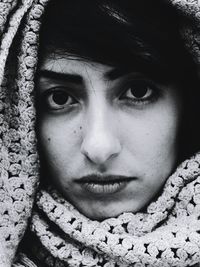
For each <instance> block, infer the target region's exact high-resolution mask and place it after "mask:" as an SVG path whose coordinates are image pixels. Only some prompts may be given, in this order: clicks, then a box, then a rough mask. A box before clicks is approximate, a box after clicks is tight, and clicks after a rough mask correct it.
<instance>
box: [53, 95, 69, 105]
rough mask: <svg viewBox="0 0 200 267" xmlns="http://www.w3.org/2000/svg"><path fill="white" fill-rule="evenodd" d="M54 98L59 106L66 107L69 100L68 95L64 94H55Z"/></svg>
mask: <svg viewBox="0 0 200 267" xmlns="http://www.w3.org/2000/svg"><path fill="white" fill-rule="evenodd" d="M52 98H53V101H54V102H55V103H56V104H57V105H64V104H65V103H66V102H67V100H68V95H66V94H64V93H63V92H56V93H54V94H53V97H52Z"/></svg>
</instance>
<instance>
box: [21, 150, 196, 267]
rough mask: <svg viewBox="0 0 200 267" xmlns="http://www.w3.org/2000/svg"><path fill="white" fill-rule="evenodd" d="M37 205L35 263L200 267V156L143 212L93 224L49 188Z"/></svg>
mask: <svg viewBox="0 0 200 267" xmlns="http://www.w3.org/2000/svg"><path fill="white" fill-rule="evenodd" d="M36 203H37V211H36V212H34V215H33V217H32V221H31V226H30V227H31V231H32V233H33V236H34V238H35V240H36V241H35V242H33V243H31V246H30V247H29V248H28V252H29V254H30V255H31V254H32V258H33V261H35V262H38V261H39V262H42V263H45V264H47V266H52V267H53V266H57V267H58V266H60V267H63V266H71V267H74V266H91V267H92V266H104V267H114V266H116V267H117V266H119V267H122V266H123V267H125V266H137V267H139V266H152V267H153V266H154V267H161V266H164V267H167V266H168V267H170V266H177V267H178V266H179V267H187V266H200V154H197V155H196V156H195V157H193V158H191V159H190V160H187V161H185V162H184V163H182V164H181V166H179V168H178V169H177V170H176V172H175V173H174V174H173V175H172V176H171V177H170V178H169V179H168V181H167V183H166V184H165V186H164V189H163V192H162V194H161V195H160V196H159V197H158V199H157V200H156V201H155V202H152V203H151V204H150V205H149V206H148V207H147V209H146V212H143V213H142V212H139V213H136V214H132V213H124V214H122V215H120V216H119V217H117V218H111V219H106V220H104V221H102V222H98V221H92V220H90V219H88V218H86V217H84V216H83V215H82V214H80V213H79V212H78V211H77V210H76V209H75V208H74V207H73V206H72V205H71V204H69V203H68V202H67V201H66V200H65V199H63V198H62V197H61V196H60V195H59V193H57V192H56V191H55V190H53V189H51V188H50V189H49V190H47V191H42V192H39V193H38V195H37V201H36ZM58 229H59V230H58ZM26 262H27V259H26ZM21 263H23V264H22V265H16V267H17V266H27V267H28V266H43V265H40V264H39V265H30V262H29V264H26V263H25V257H24V256H22V260H21ZM198 263H199V265H196V264H198ZM44 266H45V265H44Z"/></svg>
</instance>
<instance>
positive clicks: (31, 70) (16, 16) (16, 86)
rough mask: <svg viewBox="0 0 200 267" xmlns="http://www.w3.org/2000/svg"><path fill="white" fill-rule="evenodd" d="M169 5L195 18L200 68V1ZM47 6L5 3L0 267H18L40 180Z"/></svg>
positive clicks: (19, 0) (188, 38)
mask: <svg viewBox="0 0 200 267" xmlns="http://www.w3.org/2000/svg"><path fill="white" fill-rule="evenodd" d="M52 1H53V0H52ZM54 1H55V0H54ZM66 1H67V0H66ZM166 1H169V2H170V3H172V4H173V5H174V7H175V8H177V10H179V12H181V13H182V14H184V15H185V16H189V17H191V18H192V21H193V23H191V24H190V25H184V22H183V27H182V29H181V31H182V35H183V39H184V40H185V44H186V46H187V47H188V49H189V51H190V52H191V53H192V55H193V56H194V59H195V60H196V62H197V64H199V62H200V52H199V47H200V36H199V32H200V29H199V27H200V26H199V25H200V7H199V4H198V1H197V0H171V1H170V0H166ZM47 2H48V0H1V1H0V36H1V38H0V266H3V267H8V266H11V265H12V262H13V259H14V257H15V254H16V250H17V247H18V244H19V242H20V241H21V239H22V237H23V235H24V232H25V230H26V227H27V220H28V218H29V217H30V214H31V210H32V205H33V202H34V195H35V192H36V188H37V186H38V180H39V160H38V159H39V157H38V153H37V147H36V144H37V140H36V138H35V107H34V95H35V94H34V75H35V71H36V68H37V53H38V40H39V38H38V37H39V30H40V24H41V17H42V14H43V12H44V9H45V5H46V4H47ZM195 194H196V193H195Z"/></svg>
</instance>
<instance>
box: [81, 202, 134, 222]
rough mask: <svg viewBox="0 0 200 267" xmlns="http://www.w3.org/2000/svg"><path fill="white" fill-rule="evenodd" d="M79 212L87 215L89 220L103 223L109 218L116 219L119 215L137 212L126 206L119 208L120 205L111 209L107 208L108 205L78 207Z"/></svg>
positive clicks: (112, 206)
mask: <svg viewBox="0 0 200 267" xmlns="http://www.w3.org/2000/svg"><path fill="white" fill-rule="evenodd" d="M77 208H78V210H79V211H80V212H81V213H82V214H83V215H85V216H86V217H87V218H89V219H91V220H96V221H103V220H106V219H109V218H115V217H118V216H119V215H121V214H122V213H125V212H135V211H134V210H133V209H131V208H129V209H128V208H127V206H126V205H125V207H122V206H121V207H119V205H118V204H115V205H111V206H110V207H108V206H107V207H106V205H104V206H99V207H96V208H94V207H93V208H92V207H80V208H79V207H77Z"/></svg>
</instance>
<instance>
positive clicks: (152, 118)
mask: <svg viewBox="0 0 200 267" xmlns="http://www.w3.org/2000/svg"><path fill="white" fill-rule="evenodd" d="M173 103H174V104H173V105H172V104H171V105H169V104H168V103H166V105H164V103H162V104H158V105H155V106H154V107H153V108H151V109H148V111H147V112H145V111H144V112H143V111H142V112H140V111H138V112H137V113H135V114H134V116H133V115H132V114H123V117H121V118H120V125H121V128H122V129H124V130H123V132H122V138H123V142H124V147H125V149H126V151H128V152H127V153H128V154H129V155H130V159H134V163H135V164H136V165H137V166H138V168H139V169H140V170H143V176H144V177H146V179H149V181H153V180H154V179H161V177H163V179H165V178H167V177H168V175H169V174H170V173H171V172H172V170H173V168H174V167H175V164H176V162H177V154H178V151H177V150H178V149H177V148H178V142H177V135H178V130H179V124H180V122H179V121H180V109H179V108H178V107H177V106H176V105H175V102H173ZM154 181H155V180H154Z"/></svg>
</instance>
